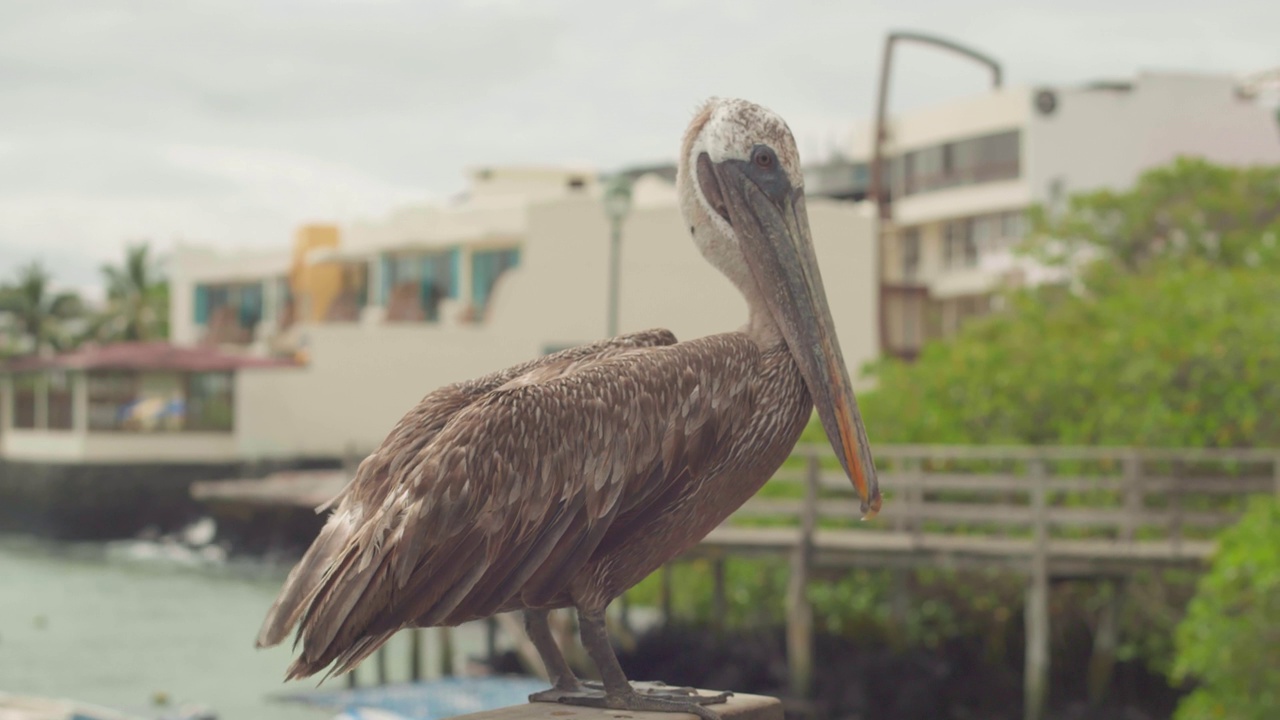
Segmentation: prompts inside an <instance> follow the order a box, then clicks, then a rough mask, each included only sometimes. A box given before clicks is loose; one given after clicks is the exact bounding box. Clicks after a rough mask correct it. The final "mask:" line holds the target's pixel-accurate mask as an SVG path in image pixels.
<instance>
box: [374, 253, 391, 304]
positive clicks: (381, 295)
mask: <svg viewBox="0 0 1280 720" xmlns="http://www.w3.org/2000/svg"><path fill="white" fill-rule="evenodd" d="M379 260H380V262H381V265H382V272H381V273H380V275H381V277H379V278H378V293H377V298H378V305H380V306H382V307H386V306H387V303H388V302H390V301H391V285H392V283H393V282H394V281H395V278H393V277H392V276H391V273H392V267H393V266H392V263H391V256H390V255H388V254H386V253H384V254H383V255H382V257H381V258H379Z"/></svg>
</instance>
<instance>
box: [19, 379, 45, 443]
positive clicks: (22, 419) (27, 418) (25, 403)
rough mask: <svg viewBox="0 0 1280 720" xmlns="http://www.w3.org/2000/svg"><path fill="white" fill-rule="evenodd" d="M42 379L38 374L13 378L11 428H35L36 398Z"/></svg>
mask: <svg viewBox="0 0 1280 720" xmlns="http://www.w3.org/2000/svg"><path fill="white" fill-rule="evenodd" d="M42 381H43V378H42V377H41V375H40V374H39V373H18V374H16V375H14V376H13V426H14V427H15V428H18V429H21V430H34V429H35V428H36V397H37V395H38V394H39V393H40V386H41V385H42V384H43V382H42Z"/></svg>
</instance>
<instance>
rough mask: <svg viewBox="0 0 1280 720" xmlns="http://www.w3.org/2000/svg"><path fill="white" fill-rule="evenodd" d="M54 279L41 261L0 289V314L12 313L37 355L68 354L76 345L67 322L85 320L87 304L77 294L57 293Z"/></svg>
mask: <svg viewBox="0 0 1280 720" xmlns="http://www.w3.org/2000/svg"><path fill="white" fill-rule="evenodd" d="M52 278H53V276H52V275H50V274H49V272H48V271H47V270H45V269H44V266H43V265H41V264H40V262H39V261H36V262H33V263H31V264H30V265H27V266H25V267H23V268H22V269H20V270H19V271H18V274H17V279H16V281H15V282H13V283H11V284H7V285H3V286H0V312H7V313H10V314H11V315H12V316H13V318H14V321H15V324H16V326H17V327H16V329H17V331H18V333H19V334H20V335H22V336H24V337H25V338H26V339H27V340H29V341H30V343H31V348H32V350H33V351H34V352H36V353H40V352H42V351H43V350H45V348H46V347H47V348H49V349H53V350H65V349H68V348H70V347H71V346H72V345H73V344H74V339H73V338H72V337H71V335H70V334H69V333H68V332H67V328H66V325H67V322H68V321H70V320H74V319H77V318H80V317H83V316H84V312H85V309H84V302H83V301H82V300H81V299H80V296H79V295H77V294H76V293H74V292H54V291H53V289H52V288H51V287H50V280H52Z"/></svg>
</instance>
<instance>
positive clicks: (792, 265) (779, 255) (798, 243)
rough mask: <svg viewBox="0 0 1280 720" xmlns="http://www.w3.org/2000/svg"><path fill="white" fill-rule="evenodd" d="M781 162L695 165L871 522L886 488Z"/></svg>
mask: <svg viewBox="0 0 1280 720" xmlns="http://www.w3.org/2000/svg"><path fill="white" fill-rule="evenodd" d="M778 165H779V163H778V162H777V161H776V159H775V160H774V161H773V162H772V164H771V165H766V166H765V167H763V168H762V167H761V166H759V165H756V164H754V163H750V162H746V161H741V160H725V161H722V162H719V163H713V162H712V161H711V160H710V158H709V157H708V156H707V155H706V154H703V155H702V156H701V157H700V158H699V159H698V163H697V176H698V181H699V183H700V185H701V187H702V190H703V194H704V195H705V196H706V197H707V199H708V200H709V201H710V202H711V204H712V205H713V206H714V207H716V209H717V211H718V212H720V214H721V215H722V216H723V217H724V218H725V219H726V220H728V222H729V224H730V225H732V226H733V229H734V231H735V232H736V234H737V236H738V241H739V243H740V244H741V248H742V253H743V255H744V257H745V258H746V261H747V265H748V267H750V269H751V274H752V275H753V276H754V277H755V280H756V283H757V285H758V286H759V288H760V289H761V291H762V292H763V293H764V295H765V299H766V302H767V303H768V306H769V309H770V311H771V312H772V314H773V319H774V321H775V322H776V323H777V325H778V327H779V328H780V329H781V330H782V334H783V336H784V337H785V338H786V341H787V346H788V347H789V348H790V350H791V354H792V356H794V357H795V360H796V363H797V364H799V366H800V373H801V374H802V375H803V376H804V380H805V384H806V385H808V387H809V394H810V395H811V396H812V397H813V402H814V405H816V406H817V408H818V416H819V417H820V418H821V419H822V426H823V428H825V429H826V431H827V438H828V439H829V440H830V441H831V446H832V447H833V448H834V449H835V451H836V455H837V456H839V458H840V464H841V465H842V466H843V467H844V471H845V474H846V475H848V476H849V479H850V480H851V481H852V482H853V486H854V488H855V489H856V490H857V491H858V496H859V497H860V498H861V499H862V512H863V516H864V517H865V518H869V517H874V516H875V514H876V513H877V512H879V510H880V485H879V482H878V481H877V480H876V467H875V462H874V461H873V460H872V458H871V447H870V444H869V443H868V442H867V431H866V429H865V428H864V427H863V425H862V415H861V414H860V413H859V412H858V401H857V399H856V398H855V397H854V395H853V388H852V385H851V384H850V382H849V371H848V370H847V369H846V368H845V364H844V358H843V357H842V356H841V354H840V343H839V341H838V340H837V339H836V331H835V327H834V324H833V322H832V320H831V309H830V308H829V307H827V294H826V291H825V290H824V289H823V286H822V275H821V273H819V272H818V258H817V256H816V255H815V254H814V250H813V238H812V237H811V235H810V233H809V215H808V213H807V212H806V211H805V203H804V188H803V187H799V188H795V187H792V184H791V182H790V181H789V180H788V179H787V176H786V174H785V172H783V171H782V169H781V168H780V167H778Z"/></svg>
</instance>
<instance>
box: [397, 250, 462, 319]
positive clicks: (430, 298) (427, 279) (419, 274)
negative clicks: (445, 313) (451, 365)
mask: <svg viewBox="0 0 1280 720" xmlns="http://www.w3.org/2000/svg"><path fill="white" fill-rule="evenodd" d="M459 262H460V258H459V254H458V251H457V250H456V249H454V250H446V251H443V252H433V253H425V254H424V253H413V254H403V255H393V256H390V259H389V260H388V261H387V262H386V263H385V264H384V269H385V270H386V274H385V275H384V276H383V285H384V287H385V291H386V294H387V298H388V300H387V305H388V307H387V318H388V319H389V320H409V321H422V320H426V321H430V322H435V321H437V320H439V319H440V303H441V301H443V300H444V299H446V298H456V297H458V283H457V273H458V265H459Z"/></svg>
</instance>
